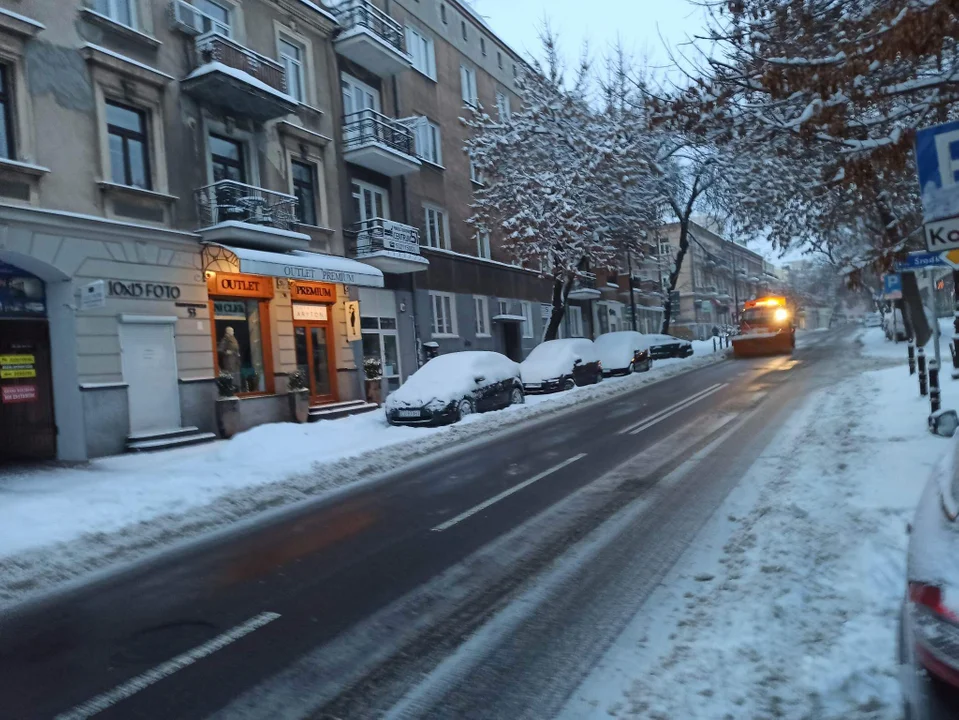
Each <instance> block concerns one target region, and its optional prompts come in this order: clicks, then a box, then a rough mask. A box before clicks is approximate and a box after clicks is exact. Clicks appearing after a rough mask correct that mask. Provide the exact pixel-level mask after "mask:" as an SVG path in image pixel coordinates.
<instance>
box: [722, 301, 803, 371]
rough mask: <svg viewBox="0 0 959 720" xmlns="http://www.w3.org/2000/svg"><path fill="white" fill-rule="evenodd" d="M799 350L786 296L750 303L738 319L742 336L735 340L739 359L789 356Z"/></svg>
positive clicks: (734, 352) (744, 307)
mask: <svg viewBox="0 0 959 720" xmlns="http://www.w3.org/2000/svg"><path fill="white" fill-rule="evenodd" d="M795 347H796V326H795V325H794V323H793V314H792V311H791V310H790V309H789V307H788V306H787V305H786V298H784V297H764V298H758V299H757V300H749V301H748V302H747V303H746V304H745V305H743V311H742V313H741V314H740V316H739V335H737V336H735V337H734V338H733V354H734V355H735V356H736V357H756V356H757V355H778V354H780V353H784V354H787V355H788V354H790V353H792V351H793V348H795Z"/></svg>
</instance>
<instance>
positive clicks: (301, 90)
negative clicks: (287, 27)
mask: <svg viewBox="0 0 959 720" xmlns="http://www.w3.org/2000/svg"><path fill="white" fill-rule="evenodd" d="M279 54H280V63H281V64H282V65H283V69H284V70H285V71H286V93H287V95H289V96H290V97H292V98H293V99H294V100H296V101H297V102H301V103H305V102H306V61H305V58H306V50H305V49H304V48H303V46H302V45H300V43H298V42H295V41H293V40H289V39H287V38H285V37H281V38H280V39H279Z"/></svg>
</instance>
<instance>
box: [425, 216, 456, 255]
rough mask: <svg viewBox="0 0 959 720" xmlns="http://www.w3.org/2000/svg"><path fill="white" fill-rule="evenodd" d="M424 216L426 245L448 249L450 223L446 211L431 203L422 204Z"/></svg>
mask: <svg viewBox="0 0 959 720" xmlns="http://www.w3.org/2000/svg"><path fill="white" fill-rule="evenodd" d="M423 215H424V216H425V218H426V234H425V238H426V245H427V246H428V247H431V248H439V249H440V250H449V249H450V223H449V218H448V217H447V215H446V211H445V210H442V209H440V208H438V207H433V206H431V205H424V206H423Z"/></svg>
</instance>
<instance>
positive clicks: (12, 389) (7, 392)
mask: <svg viewBox="0 0 959 720" xmlns="http://www.w3.org/2000/svg"><path fill="white" fill-rule="evenodd" d="M36 400H37V386H36V385H2V386H0V402H3V403H5V404H7V405H10V404H13V403H26V402H36Z"/></svg>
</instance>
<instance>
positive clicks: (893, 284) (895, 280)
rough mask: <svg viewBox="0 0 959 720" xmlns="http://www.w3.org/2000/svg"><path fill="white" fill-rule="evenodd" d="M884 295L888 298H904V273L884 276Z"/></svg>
mask: <svg viewBox="0 0 959 720" xmlns="http://www.w3.org/2000/svg"><path fill="white" fill-rule="evenodd" d="M882 296H883V297H884V298H885V299H886V300H902V275H900V274H899V273H892V274H889V275H883V276H882Z"/></svg>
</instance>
